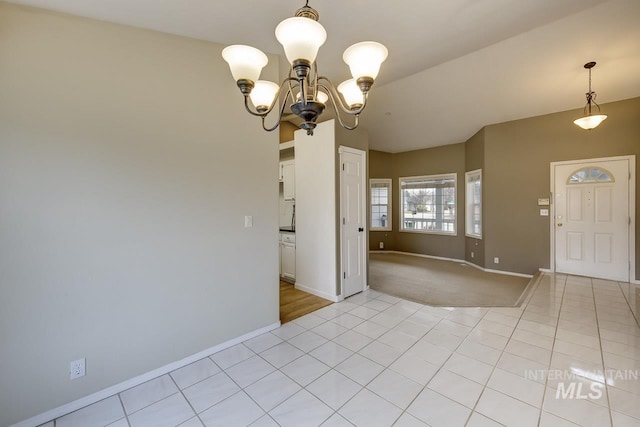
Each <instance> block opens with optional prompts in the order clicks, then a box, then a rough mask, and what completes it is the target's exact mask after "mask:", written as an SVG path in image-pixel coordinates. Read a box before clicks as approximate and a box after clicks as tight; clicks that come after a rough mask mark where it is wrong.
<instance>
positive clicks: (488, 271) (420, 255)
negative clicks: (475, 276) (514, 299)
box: [369, 251, 533, 279]
mask: <svg viewBox="0 0 640 427" xmlns="http://www.w3.org/2000/svg"><path fill="white" fill-rule="evenodd" d="M369 253H373V254H382V253H388V254H400V255H411V256H417V257H421V258H431V259H439V260H441V261H453V262H459V263H462V264H467V265H469V266H471V267H475V268H477V269H478V270H482V271H484V272H486V273H496V274H504V275H507V276H518V277H526V278H527V279H531V278H532V277H533V274H523V273H515V272H512V271H503V270H492V269H490V268H484V267H480V266H479V265H477V264H474V263H472V262H470V261H467V260H464V259H456V258H445V257H441V256H433V255H424V254H414V253H412V252H400V251H369Z"/></svg>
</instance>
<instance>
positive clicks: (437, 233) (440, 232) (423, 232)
mask: <svg viewBox="0 0 640 427" xmlns="http://www.w3.org/2000/svg"><path fill="white" fill-rule="evenodd" d="M400 232H401V233H415V234H435V235H437V236H451V237H456V236H458V233H457V232H453V233H452V232H446V231H422V230H400Z"/></svg>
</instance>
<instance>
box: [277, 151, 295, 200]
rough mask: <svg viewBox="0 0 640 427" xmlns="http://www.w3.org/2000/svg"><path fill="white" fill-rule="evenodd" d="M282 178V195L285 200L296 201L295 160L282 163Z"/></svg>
mask: <svg viewBox="0 0 640 427" xmlns="http://www.w3.org/2000/svg"><path fill="white" fill-rule="evenodd" d="M280 176H281V178H280V179H281V180H282V186H283V187H282V194H283V196H284V199H285V200H287V201H289V200H295V199H296V173H295V160H287V161H285V162H280Z"/></svg>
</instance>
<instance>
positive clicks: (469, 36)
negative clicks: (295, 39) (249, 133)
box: [13, 0, 640, 152]
mask: <svg viewBox="0 0 640 427" xmlns="http://www.w3.org/2000/svg"><path fill="white" fill-rule="evenodd" d="M13 2H14V3H21V4H26V5H31V6H36V7H43V8H47V9H52V10H57V11H62V12H67V13H71V14H75V15H80V16H86V17H90V18H95V19H100V20H104V21H111V22H117V23H121V24H127V25H132V26H136V27H142V28H148V29H153V30H158V31H163V32H167V33H173V34H178V35H183V36H188V37H194V38H198V39H204V40H210V41H215V42H219V43H223V44H249V45H252V46H255V47H257V48H259V49H262V50H264V51H266V52H271V53H282V50H281V47H280V46H279V45H278V43H277V41H276V39H275V36H274V35H273V31H274V29H275V27H276V25H277V24H278V23H279V22H280V21H281V20H283V19H285V18H287V17H289V16H292V15H293V13H294V11H295V10H296V9H297V8H299V7H300V6H302V5H303V4H304V1H303V0H262V1H259V2H257V1H256V2H247V1H245V2H238V1H230V0H217V1H211V0H189V1H184V0H109V1H104V0H14V1H13ZM310 5H311V6H313V7H314V8H315V9H317V10H318V12H319V13H320V22H321V23H322V24H323V25H324V27H325V28H326V30H327V33H328V39H327V42H326V44H325V45H324V46H323V47H322V48H321V51H320V54H319V56H318V67H319V71H320V73H321V74H323V75H326V76H328V77H330V78H331V79H332V80H333V81H334V82H336V83H338V82H340V81H341V80H343V79H345V78H348V77H349V76H348V69H347V67H346V65H345V64H344V63H343V62H342V52H343V51H344V49H345V48H346V47H347V46H349V45H351V44H353V43H355V42H358V41H362V40H376V41H379V42H381V43H383V44H385V45H386V46H387V47H388V49H389V58H388V59H387V61H386V62H385V63H384V64H383V68H382V70H381V72H380V76H379V78H378V80H377V81H376V84H375V85H374V87H373V90H372V92H371V95H370V102H369V104H368V106H367V110H366V111H365V112H364V114H363V117H362V124H363V126H365V127H366V128H367V129H369V135H370V146H371V148H373V149H378V150H384V151H390V152H399V151H407V150H412V149H418V148H425V147H431V146H438V145H445V144H452V143H457V142H462V141H465V140H466V139H468V138H469V137H470V136H472V135H473V134H474V133H475V132H477V131H478V130H479V129H480V128H482V127H483V126H485V125H488V124H492V123H500V122H504V121H508V120H514V119H519V118H525V117H531V116H536V115H541V114H547V113H552V112H557V111H562V110H567V109H573V108H581V107H582V106H583V105H584V92H586V90H587V83H588V80H587V79H588V74H587V72H586V70H584V68H583V67H582V66H583V65H584V63H586V62H588V61H591V60H595V61H597V62H598V65H597V66H596V68H594V70H593V89H594V90H595V91H596V92H597V93H598V102H599V103H605V102H611V101H616V100H620V99H626V98H632V97H636V96H640V25H638V23H637V22H638V18H640V1H638V0H609V1H605V0H535V1H526V0H447V1H442V0H396V1H394V2H372V1H365V0H349V1H341V2H339V3H338V2H329V1H326V0H311V1H310ZM391 5H393V8H391ZM568 125H571V126H573V125H572V124H571V123H569V124H568Z"/></svg>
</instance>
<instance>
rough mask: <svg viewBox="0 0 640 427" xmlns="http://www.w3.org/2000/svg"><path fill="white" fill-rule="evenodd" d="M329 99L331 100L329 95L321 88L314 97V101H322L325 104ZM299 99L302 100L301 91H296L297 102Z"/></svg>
mask: <svg viewBox="0 0 640 427" xmlns="http://www.w3.org/2000/svg"><path fill="white" fill-rule="evenodd" d="M328 100H329V95H327V94H326V93H324V92H323V91H321V90H319V91H318V93H317V94H316V96H315V97H314V101H318V102H322V103H323V104H326V103H327V101H328ZM298 101H300V92H298V93H296V102H298Z"/></svg>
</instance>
